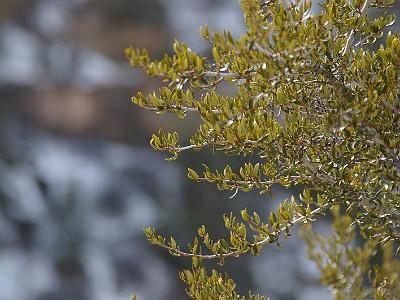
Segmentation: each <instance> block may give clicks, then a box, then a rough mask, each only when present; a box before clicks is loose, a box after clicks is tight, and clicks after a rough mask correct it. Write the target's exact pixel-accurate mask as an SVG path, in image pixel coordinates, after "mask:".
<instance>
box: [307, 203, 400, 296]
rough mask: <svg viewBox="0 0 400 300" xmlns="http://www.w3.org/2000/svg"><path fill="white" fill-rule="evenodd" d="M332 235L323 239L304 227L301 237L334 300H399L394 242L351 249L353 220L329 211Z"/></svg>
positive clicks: (373, 242)
mask: <svg viewBox="0 0 400 300" xmlns="http://www.w3.org/2000/svg"><path fill="white" fill-rule="evenodd" d="M332 211H333V215H334V222H333V226H332V227H333V230H334V235H332V236H330V237H328V238H324V237H323V236H321V235H319V234H316V233H314V232H312V231H311V224H310V225H308V226H306V227H305V228H304V229H303V231H302V235H303V237H304V239H305V240H306V242H307V244H308V250H309V256H310V258H311V259H312V260H314V261H315V262H316V263H317V266H318V268H319V270H320V271H321V274H322V276H321V282H322V283H323V284H326V285H330V286H331V287H332V289H333V290H334V294H335V295H336V298H337V299H370V298H371V296H372V298H373V299H378V300H386V299H400V261H399V260H395V259H394V258H393V242H389V243H385V244H383V245H382V244H380V243H379V241H378V240H376V239H370V240H368V241H366V242H365V243H364V244H362V245H359V246H358V247H354V245H351V243H352V242H353V243H354V241H353V240H354V238H355V236H356V231H355V229H356V228H355V226H354V225H353V224H352V223H353V219H352V218H351V217H350V216H349V215H347V214H344V215H341V214H340V213H339V211H340V209H339V206H336V207H334V208H333V209H332Z"/></svg>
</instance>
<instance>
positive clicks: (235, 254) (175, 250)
mask: <svg viewBox="0 0 400 300" xmlns="http://www.w3.org/2000/svg"><path fill="white" fill-rule="evenodd" d="M325 207H326V206H324V207H323V208H325ZM320 212H322V208H321V207H318V208H316V209H314V210H313V211H312V212H311V213H310V214H309V215H310V216H311V215H315V214H318V213H320ZM308 218H309V216H301V217H298V218H295V219H293V220H292V221H291V222H289V223H288V224H287V225H285V226H282V227H280V228H279V230H277V232H278V233H280V232H282V231H284V230H285V229H286V228H287V227H292V226H293V225H295V224H296V223H299V222H303V221H305V220H306V219H308ZM270 240H271V238H270V237H269V236H268V237H266V238H265V239H263V240H261V241H258V242H256V243H254V244H250V246H254V245H257V246H264V245H265V244H268V243H269V242H270ZM159 246H160V247H162V248H164V249H167V250H168V251H170V253H171V254H173V255H176V256H184V257H198V258H200V259H203V260H211V259H221V258H228V257H239V256H241V255H244V254H247V253H248V252H249V250H250V248H247V249H245V250H242V251H239V250H236V251H232V252H228V253H223V254H195V253H189V252H184V251H182V250H179V248H172V247H169V246H167V245H164V244H159Z"/></svg>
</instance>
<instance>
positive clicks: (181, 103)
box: [126, 0, 400, 299]
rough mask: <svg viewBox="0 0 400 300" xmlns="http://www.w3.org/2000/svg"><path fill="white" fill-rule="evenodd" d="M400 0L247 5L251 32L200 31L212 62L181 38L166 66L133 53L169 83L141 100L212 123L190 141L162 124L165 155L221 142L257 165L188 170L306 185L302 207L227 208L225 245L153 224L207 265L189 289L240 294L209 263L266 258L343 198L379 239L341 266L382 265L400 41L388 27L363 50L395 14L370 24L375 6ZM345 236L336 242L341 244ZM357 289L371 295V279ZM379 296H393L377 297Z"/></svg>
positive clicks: (399, 196)
mask: <svg viewBox="0 0 400 300" xmlns="http://www.w3.org/2000/svg"><path fill="white" fill-rule="evenodd" d="M392 2H393V1H390V0H375V1H372V0H326V1H325V2H324V3H322V4H321V10H320V12H319V13H316V14H312V13H311V1H308V0H292V1H288V0H286V1H285V0H241V1H240V4H241V8H242V10H243V13H244V20H245V24H246V27H247V31H246V33H245V34H243V35H242V36H240V37H239V38H237V39H235V38H233V37H232V34H231V33H230V32H228V31H225V32H223V33H210V32H209V30H208V28H207V27H203V28H201V30H200V32H201V35H202V36H203V38H204V39H205V40H206V41H207V42H209V44H210V48H211V54H212V55H211V57H209V58H207V57H204V56H201V55H199V54H196V53H195V52H194V51H192V50H191V49H190V48H188V47H187V45H186V44H185V43H179V42H177V41H176V42H175V43H174V46H173V49H174V52H175V54H174V55H172V56H168V55H165V56H164V58H162V59H161V60H152V59H150V57H149V54H148V53H147V51H146V50H144V49H134V48H129V49H127V50H126V54H127V56H128V57H129V59H130V63H131V64H132V65H133V66H134V67H141V68H143V69H144V70H145V71H146V72H147V73H148V74H149V75H151V76H155V77H160V78H161V79H162V80H163V81H164V82H165V83H166V84H165V87H163V88H162V89H161V90H160V91H159V93H151V94H150V95H148V96H145V95H143V93H140V92H139V93H138V94H137V95H136V96H135V97H133V98H132V101H133V102H134V103H135V104H137V105H138V106H140V107H143V108H145V109H147V110H150V111H155V112H156V113H165V112H170V113H173V114H176V115H177V116H178V117H179V118H185V116H186V115H187V114H188V113H198V114H199V115H200V117H201V121H202V122H201V124H200V126H199V129H198V130H197V131H196V132H195V133H193V135H192V137H191V138H190V139H189V141H188V142H187V144H186V145H181V144H180V141H179V136H178V134H177V133H176V132H173V133H164V132H163V131H162V130H160V131H159V132H158V134H154V135H153V137H152V139H151V145H152V147H153V148H154V149H156V150H162V151H168V152H169V153H171V158H170V159H176V158H178V157H179V155H180V153H182V152H183V151H187V150H191V149H193V150H197V151H198V150H201V149H203V148H205V147H212V148H213V149H214V150H215V151H223V152H224V153H226V154H229V155H232V154H233V155H244V156H252V158H253V160H254V157H256V158H258V161H259V162H258V163H257V164H251V163H246V164H245V165H244V166H243V167H241V168H240V169H239V170H238V171H234V170H233V169H232V168H231V167H230V166H226V167H225V169H224V170H222V171H218V170H216V171H211V170H210V168H209V167H207V166H205V165H204V170H203V171H202V172H196V171H195V170H193V169H188V176H189V178H190V179H192V180H195V181H207V182H210V183H214V184H216V185H217V187H218V188H219V189H221V190H231V191H235V193H236V192H237V191H238V190H241V191H244V192H247V191H249V190H251V189H257V190H259V191H260V193H264V192H269V191H270V190H271V187H272V186H273V185H274V184H279V185H283V186H286V187H293V186H297V185H300V186H305V187H306V189H304V191H303V193H302V195H301V197H300V199H301V200H302V201H295V200H294V198H292V199H291V201H283V202H282V203H281V205H280V207H279V208H278V209H277V210H276V211H271V212H270V213H269V214H262V215H259V214H258V213H256V212H254V213H252V214H250V213H249V212H248V211H247V210H246V209H244V210H242V212H241V219H242V220H241V221H238V219H237V217H235V216H233V215H232V214H229V215H225V216H224V218H223V219H224V224H225V227H226V228H227V230H228V232H229V236H230V239H229V241H228V240H225V239H222V238H221V239H217V240H215V241H214V240H212V239H211V238H210V236H209V234H208V232H207V230H206V228H205V227H204V226H201V227H200V228H199V231H198V234H199V239H200V240H201V246H200V243H199V239H198V238H195V239H194V241H193V243H191V244H190V245H189V250H187V251H184V250H182V249H181V248H180V247H179V246H178V245H177V243H176V242H175V240H174V239H173V238H170V239H169V240H167V239H166V238H164V237H162V236H160V235H159V234H158V233H156V231H155V230H154V229H153V228H146V230H145V233H146V235H147V238H148V240H149V241H150V242H151V243H152V244H155V245H158V246H161V247H164V248H166V249H168V250H169V251H170V253H171V254H172V255H177V256H187V257H192V259H193V261H196V265H193V269H192V271H183V273H181V278H182V279H183V280H184V281H185V282H186V283H187V285H188V289H187V292H188V294H189V296H190V297H192V298H194V299H241V298H240V297H239V296H237V295H236V293H235V292H234V285H232V284H231V281H230V280H229V279H227V278H225V277H223V276H222V275H220V274H219V273H218V272H216V271H213V272H212V275H211V276H209V275H207V272H206V271H205V270H204V268H203V266H202V260H205V259H217V260H219V262H220V263H223V262H224V259H225V258H227V257H238V256H240V255H243V254H246V253H252V254H254V255H258V254H259V253H260V251H261V250H262V248H263V246H264V245H266V244H269V243H273V244H276V243H279V239H280V236H281V235H282V234H284V235H289V234H290V227H291V226H293V225H294V224H296V223H310V222H311V221H314V220H315V219H317V218H318V215H321V214H325V213H326V212H328V211H330V210H332V209H333V208H334V207H336V206H337V205H340V206H341V207H343V211H344V212H345V214H346V217H343V218H345V220H350V219H351V220H352V222H351V224H352V226H356V228H357V230H359V231H360V235H361V238H362V239H364V240H367V241H368V242H367V243H366V244H365V246H364V247H362V248H361V249H360V250H354V251H355V252H354V253H364V254H365V255H364V256H365V257H366V259H365V260H357V261H352V260H351V257H350V256H352V254H351V253H353V252H351V253H350V252H349V253H344V252H343V251H339V250H338V251H335V252H334V254H335V255H337V257H335V256H334V255H333V256H332V258H330V260H329V261H328V262H327V265H328V266H331V265H332V264H334V263H335V259H341V258H340V257H339V256H346V260H345V261H347V262H351V263H352V264H354V265H358V266H361V265H363V266H367V268H369V267H368V260H369V259H370V258H371V257H372V256H373V255H372V253H373V250H371V249H376V247H378V245H383V244H385V243H398V242H399V241H400V213H399V211H400V98H399V97H400V84H399V75H400V38H399V35H398V34H396V33H390V32H389V34H388V35H387V37H386V44H385V45H380V47H379V48H378V50H376V51H374V50H368V49H366V48H365V47H364V45H369V44H373V43H376V40H377V38H380V37H381V36H382V35H383V30H384V28H386V27H387V26H390V25H392V24H393V22H394V20H395V17H394V16H393V15H387V14H383V15H382V16H380V17H377V18H374V19H371V18H370V17H369V16H368V15H367V14H366V11H367V9H368V8H369V7H378V8H385V7H387V6H389V5H390V4H392ZM221 82H226V83H228V84H230V85H231V86H233V87H235V88H236V90H237V94H236V95H235V96H234V97H226V96H224V95H221V93H219V92H218V90H217V88H218V87H219V85H220V84H221ZM196 91H201V95H200V96H197V95H198V94H199V93H197V92H196ZM264 217H265V219H266V220H265V221H263V219H264ZM338 218H339V217H338ZM346 226H350V225H349V224H347V225H346ZM249 231H252V232H253V235H252V236H250V235H249ZM338 236H339V238H332V240H329V244H338V247H339V246H340V247H341V245H343V243H342V242H343V241H342V240H341V239H340V234H339V233H338ZM370 241H373V242H370ZM346 243H347V242H346ZM346 249H347V248H346ZM351 251H353V250H351ZM357 251H358V252H357ZM325 252H326V251H325ZM354 253H353V254H354ZM325 254H327V255H328V254H329V253H328V252H326V253H325ZM353 256H354V255H353ZM313 257H314V258H315V259H316V258H319V256H318V257H316V256H313ZM317 261H318V259H317ZM319 265H320V266H321V269H322V270H323V271H324V272H327V273H329V272H332V273H335V272H336V273H338V272H339V271H338V270H339V269H338V268H339V267H340V266H338V267H337V269H335V270H334V271H332V270H331V269H329V268H333V267H329V268H328V269H327V268H325V267H322V266H323V264H322V262H319ZM349 268H351V267H350V266H349ZM361 268H363V267H361ZM363 270H364V269H362V271H363ZM378 271H379V272H381V271H382V272H381V273H382V274H384V275H382V276H383V277H382V278H391V275H390V274H389V275H387V274H388V273H390V270H386V269H385V270H383V269H382V270H378ZM378 271H377V272H376V274H378V273H379V272H378ZM351 272H353V271H351ZM351 272H350V271H349V272H345V273H343V274H349V275H348V276H349V278H345V279H344V280H345V281H346V282H350V281H351V278H350V277H351V276H353V273H351ZM188 274H191V275H188ZM379 274H380V273H379ZM324 276H325V275H324ZM326 276H327V278H328V277H329V276H330V275H326ZM346 276H347V275H346ZM380 276H381V275H379V276H378V275H376V276H374V277H372V278H373V280H375V286H376V287H377V288H376V290H388V291H387V293H390V291H389V290H390V289H391V287H394V285H390V284H389V283H388V282H389V281H388V280H386V279H385V280H383V279H380V278H381V277H380ZM324 278H325V277H324ZM383 281H385V282H386V283H385V284H386V285H385V284H383V283H382V282H383ZM324 282H325V283H327V284H331V285H333V286H334V288H335V289H337V290H340V291H342V292H341V294H340V293H339V294H338V295H345V294H343V293H346V291H344V289H346V288H348V286H347V287H340V286H335V284H336V281H330V280H328V279H327V280H325V279H324ZM357 284H358V285H362V284H363V283H362V282H358V283H357ZM357 284H355V285H354V291H356V286H357ZM378 287H379V288H378ZM357 292H359V293H363V291H362V289H361V287H360V288H359V289H358V290H357ZM382 293H386V291H384V292H382ZM228 294H229V296H228ZM371 294H373V295H375V296H376V298H377V299H382V298H379V297H381V296H379V295H381V294H379V293H378V292H376V291H374V292H371ZM382 295H386V294H382ZM238 297H239V298H238ZM338 297H339V299H341V298H340V296H338ZM250 298H251V297H250ZM251 299H257V298H251Z"/></svg>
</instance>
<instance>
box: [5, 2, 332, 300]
mask: <svg viewBox="0 0 400 300" xmlns="http://www.w3.org/2000/svg"><path fill="white" fill-rule="evenodd" d="M242 19H243V17H242V14H241V11H240V8H239V4H238V1H232V0H219V1H212V0H113V1H111V0H1V1H0V300H25V299H26V300H53V299H54V300H119V299H121V300H122V299H124V300H128V299H130V296H131V295H132V294H133V293H135V294H137V296H138V298H139V299H151V300H158V299H160V300H161V299H186V296H185V291H184V286H183V284H182V283H181V282H180V280H179V279H178V273H177V272H178V270H180V269H182V268H184V267H188V266H189V264H190V261H188V260H186V259H177V258H173V257H171V256H170V255H168V253H167V252H165V251H162V250H160V249H157V248H155V247H152V246H150V245H149V244H148V243H147V242H146V241H145V237H144V234H143V227H144V226H149V225H152V226H155V227H156V228H158V229H159V230H160V231H161V232H162V233H163V234H166V235H169V234H171V235H173V236H175V237H176V239H177V240H178V242H180V243H181V244H183V245H185V244H186V242H189V241H190V240H191V238H192V236H193V235H195V233H196V232H197V228H198V227H199V226H200V225H202V224H205V225H207V226H209V228H210V231H211V233H213V234H214V235H215V236H220V235H223V234H225V233H224V232H223V231H221V229H222V227H223V222H222V214H223V213H229V212H230V211H234V212H238V211H239V209H241V208H243V207H249V209H256V210H257V211H258V212H259V213H260V214H262V215H266V213H267V212H268V210H269V209H270V208H271V207H273V206H276V205H277V203H279V201H281V200H283V199H285V198H287V197H290V195H291V194H292V193H298V191H288V190H282V189H276V190H275V191H274V198H273V199H270V198H269V197H267V196H259V195H257V194H256V193H248V194H240V193H239V194H238V195H237V197H235V198H234V199H229V196H230V194H226V193H223V192H220V191H218V190H217V189H216V187H215V186H213V185H206V184H205V185H199V184H196V183H193V182H190V181H188V180H187V179H186V167H188V166H191V167H193V168H196V167H198V166H199V165H200V163H207V164H208V165H209V166H210V167H220V166H222V165H224V164H225V163H226V162H227V158H225V157H224V156H220V155H212V153H211V152H207V151H205V152H204V153H203V152H202V153H187V154H186V153H185V154H184V155H183V156H182V157H181V159H179V160H178V161H174V162H167V161H165V160H164V158H165V154H164V153H157V152H155V151H153V150H152V149H151V147H150V145H149V144H148V141H149V139H150V136H151V133H152V132H154V131H156V130H157V129H158V128H159V127H163V128H165V129H166V130H173V129H176V130H178V131H180V132H181V133H182V136H183V138H185V137H188V136H189V135H190V133H191V131H192V130H193V129H194V128H195V127H196V126H197V122H198V120H195V119H193V120H192V119H190V118H188V119H186V120H185V121H184V122H185V123H183V122H182V121H178V120H177V119H176V118H174V117H172V116H168V115H166V116H156V115H154V114H152V113H148V112H146V111H144V110H140V109H139V108H138V107H135V106H134V105H132V104H131V102H130V98H131V96H133V95H134V94H135V93H136V92H137V91H139V90H141V91H143V92H145V93H146V92H149V91H151V90H154V89H157V88H158V87H160V82H159V81H157V80H154V79H151V78H148V77H146V76H145V75H144V74H143V73H142V72H141V71H139V70H134V69H132V68H131V67H130V66H129V65H128V63H127V60H126V58H125V56H124V48H125V47H128V46H130V45H132V46H135V47H146V48H148V49H149V52H150V53H151V55H152V56H153V57H160V56H161V55H162V53H164V52H170V46H171V44H172V42H173V40H174V38H178V39H179V40H181V41H186V42H187V44H188V45H189V46H190V47H191V48H192V49H195V50H196V51H199V52H201V53H204V54H206V53H207V51H208V49H207V44H206V43H205V42H203V41H202V40H201V38H200V37H199V35H198V33H197V32H198V28H199V26H201V25H204V24H208V25H209V27H210V29H211V30H213V31H217V30H223V29H230V30H232V32H233V33H234V34H236V35H238V34H240V33H242V32H243V31H244V27H243V21H242ZM238 163H240V162H236V164H237V165H238ZM322 226H324V225H322ZM214 267H218V266H214ZM222 270H223V271H229V272H230V274H232V277H233V278H234V279H235V280H236V281H237V283H238V289H239V291H240V292H242V293H244V294H247V290H248V289H250V288H251V289H252V290H253V291H254V292H259V293H264V294H267V295H269V296H271V297H272V298H273V299H300V300H303V299H304V300H305V299H307V300H310V299H311V300H312V299H316V300H317V299H331V298H332V296H331V295H330V293H329V290H328V289H326V288H324V287H320V286H319V284H318V280H317V278H318V272H317V271H316V268H315V266H314V265H313V264H312V263H311V262H309V261H308V260H307V256H306V254H305V245H304V243H303V242H302V241H301V240H299V239H298V238H296V237H293V238H291V239H288V240H284V241H283V242H282V249H280V250H279V249H276V248H274V247H268V248H267V249H265V251H264V252H263V253H262V255H261V256H260V257H250V256H249V257H245V258H244V259H241V260H229V261H227V264H226V266H225V267H224V269H222Z"/></svg>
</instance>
